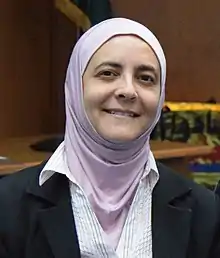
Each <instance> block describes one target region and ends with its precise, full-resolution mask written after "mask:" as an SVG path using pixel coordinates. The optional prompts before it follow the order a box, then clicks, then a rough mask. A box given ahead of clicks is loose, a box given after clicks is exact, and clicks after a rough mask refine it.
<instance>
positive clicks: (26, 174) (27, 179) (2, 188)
mask: <svg viewBox="0 0 220 258" xmlns="http://www.w3.org/2000/svg"><path fill="white" fill-rule="evenodd" d="M44 165H45V163H42V164H40V165H38V166H34V167H30V168H26V169H23V170H21V171H18V172H15V173H13V174H11V175H8V176H5V177H3V178H2V179H0V205H1V204H2V202H3V201H4V202H5V203H6V202H10V201H11V202H12V201H13V200H14V201H15V200H17V199H19V198H21V196H22V195H23V193H24V192H25V190H26V188H27V186H28V185H29V184H31V183H34V182H38V178H39V175H40V172H41V170H42V169H43V167H44Z"/></svg>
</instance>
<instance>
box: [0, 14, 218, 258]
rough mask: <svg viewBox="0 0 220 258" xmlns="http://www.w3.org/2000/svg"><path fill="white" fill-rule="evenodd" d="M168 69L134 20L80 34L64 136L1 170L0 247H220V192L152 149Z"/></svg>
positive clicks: (94, 253)
mask: <svg viewBox="0 0 220 258" xmlns="http://www.w3.org/2000/svg"><path fill="white" fill-rule="evenodd" d="M165 77H166V60H165V56H164V53H163V50H162V48H161V46H160V43H159V42H158V40H157V39H156V37H155V36H154V35H153V34H152V32H151V31H149V30H148V29H147V28H146V27H144V26H143V25H141V24H139V23H137V22H134V21H131V20H128V19H123V18H115V19H110V20H106V21H104V22H102V23H100V24H98V25H96V26H95V27H93V28H91V29H90V30H89V31H87V32H86V33H85V34H84V35H83V36H82V37H81V39H80V40H79V41H78V43H77V44H76V46H75V48H74V50H73V53H72V56H71V59H70V62H69V67H68V70H67V76H66V81H65V103H66V132H65V139H64V142H63V143H62V144H61V145H60V146H59V147H58V149H57V150H56V151H55V153H54V154H53V155H52V157H51V158H50V160H49V161H48V162H46V164H42V165H40V166H37V167H34V168H29V169H26V170H24V171H22V172H19V173H17V174H15V175H13V176H10V177H8V178H5V179H3V180H1V183H0V193H1V195H0V196H1V198H0V210H1V214H0V233H1V235H0V236H1V244H2V248H1V250H2V256H1V257H4V256H5V257H10V258H14V257H16V258H17V257H18V258H35V257H43V258H49V257H51V258H52V257H56V258H70V257H74V258H75V257H126V258H129V257H132V258H135V257H155V258H168V257H169V258H171V257H173V258H176V257H178V258H185V257H191V258H208V257H217V256H218V257H219V254H217V247H216V246H215V241H214V237H215V231H216V228H217V223H218V217H217V198H216V197H215V196H214V194H213V193H211V192H210V191H208V190H206V189H204V188H202V187H200V186H198V185H196V184H194V183H193V182H190V181H188V180H187V179H185V178H182V177H181V176H179V175H177V174H174V173H173V172H172V171H171V170H170V169H169V168H167V167H165V166H163V165H162V164H159V163H156V162H155V160H154V157H153V154H152V153H151V151H150V146H149V138H150V133H151V132H152V130H153V128H154V127H155V125H156V123H157V121H158V119H159V116H160V113H161V109H162V106H163V103H164V94H165V90H164V88H165ZM3 255H4V256H3ZM214 255H216V256H214Z"/></svg>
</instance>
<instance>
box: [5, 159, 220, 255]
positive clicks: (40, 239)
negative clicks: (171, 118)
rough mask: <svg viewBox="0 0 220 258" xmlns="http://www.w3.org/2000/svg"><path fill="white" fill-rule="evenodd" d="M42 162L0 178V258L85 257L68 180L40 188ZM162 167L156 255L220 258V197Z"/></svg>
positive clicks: (156, 200)
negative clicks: (79, 241) (78, 236)
mask: <svg viewBox="0 0 220 258" xmlns="http://www.w3.org/2000/svg"><path fill="white" fill-rule="evenodd" d="M43 165H44V164H42V165H40V166H36V167H32V168H28V169H25V170H23V171H21V172H18V173H15V174H13V175H11V176H8V177H5V178H3V179H1V180H0V258H79V257H80V250H79V244H78V240H77V232H76V228H75V224H74V218H73V213H72V207H71V200H70V194H69V184H68V180H67V178H66V177H65V176H63V175H61V174H58V173H56V174H54V175H53V176H52V177H51V178H50V179H49V180H48V181H47V182H46V183H45V184H44V185H43V186H42V187H40V186H39V184H38V182H39V174H40V172H41V170H42V168H43ZM158 169H159V173H160V180H159V182H158V184H157V185H156V187H155V189H154V192H153V203H152V205H153V208H152V220H153V221H152V241H153V258H220V248H219V242H220V239H219V236H218V235H217V234H218V233H219V224H218V223H219V222H218V221H219V219H220V216H219V214H218V208H219V204H218V200H219V199H218V198H217V197H216V196H215V195H214V193H213V192H211V191H210V190H207V189H205V188H203V187H202V186H199V185H197V184H195V183H193V182H191V181H190V180H188V179H185V178H183V177H182V176H180V175H178V174H175V173H173V172H172V171H171V170H170V169H169V168H167V167H165V166H163V165H162V164H160V163H158ZM97 258H98V257H97Z"/></svg>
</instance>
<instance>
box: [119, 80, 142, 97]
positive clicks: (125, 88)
mask: <svg viewBox="0 0 220 258" xmlns="http://www.w3.org/2000/svg"><path fill="white" fill-rule="evenodd" d="M115 94H116V98H117V99H120V100H124V101H132V102H133V101H135V100H136V99H137V97H138V95H137V92H136V89H135V86H134V84H133V82H132V80H129V81H128V80H127V81H122V82H121V85H120V86H119V87H118V88H117V90H116V92H115Z"/></svg>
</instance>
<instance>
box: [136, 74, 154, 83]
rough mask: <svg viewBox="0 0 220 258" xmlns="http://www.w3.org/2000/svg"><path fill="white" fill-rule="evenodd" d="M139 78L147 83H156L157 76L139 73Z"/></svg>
mask: <svg viewBox="0 0 220 258" xmlns="http://www.w3.org/2000/svg"><path fill="white" fill-rule="evenodd" d="M138 80H140V81H141V82H142V83H147V84H154V83H155V78H154V77H153V76H152V75H149V74H141V75H139V76H138Z"/></svg>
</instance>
